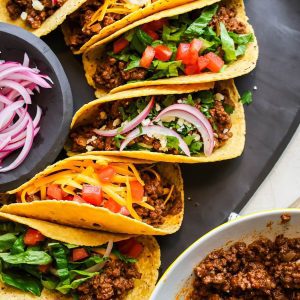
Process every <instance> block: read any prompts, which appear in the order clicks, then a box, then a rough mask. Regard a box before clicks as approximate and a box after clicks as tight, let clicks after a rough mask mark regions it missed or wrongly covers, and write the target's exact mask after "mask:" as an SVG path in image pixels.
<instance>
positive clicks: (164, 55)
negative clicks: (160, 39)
mask: <svg viewBox="0 0 300 300" xmlns="http://www.w3.org/2000/svg"><path fill="white" fill-rule="evenodd" d="M172 54H173V52H172V50H171V49H170V48H169V47H167V46H165V45H158V46H156V47H155V58H157V59H159V60H161V61H168V60H169V59H170V58H171V56H172Z"/></svg>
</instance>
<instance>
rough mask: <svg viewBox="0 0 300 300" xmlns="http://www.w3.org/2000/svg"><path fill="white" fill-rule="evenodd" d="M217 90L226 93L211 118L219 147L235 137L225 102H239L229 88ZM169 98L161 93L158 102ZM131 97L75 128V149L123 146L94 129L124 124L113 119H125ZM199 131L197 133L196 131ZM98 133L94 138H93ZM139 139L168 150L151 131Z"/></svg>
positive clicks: (106, 106) (110, 104)
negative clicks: (123, 115) (235, 100)
mask: <svg viewBox="0 0 300 300" xmlns="http://www.w3.org/2000/svg"><path fill="white" fill-rule="evenodd" d="M215 92H218V93H221V94H222V95H223V96H224V99H223V100H222V101H217V100H216V101H215V102H214V106H213V108H211V109H210V115H211V117H210V118H208V120H209V121H210V123H211V124H212V126H213V130H214V136H215V138H214V139H215V149H217V148H219V147H221V146H223V145H224V144H225V143H226V141H227V140H228V139H230V138H231V137H232V132H231V131H230V129H231V126H232V123H231V117H230V114H228V113H227V112H226V111H225V106H226V105H228V106H230V107H232V108H234V106H235V104H234V102H233V101H232V100H231V99H230V97H229V92H228V90H219V87H218V86H216V90H215ZM177 97H178V99H180V98H182V97H184V96H183V95H177ZM164 99H165V96H160V97H157V98H156V103H160V102H161V101H163V100H164ZM130 103H131V101H130V100H128V99H125V100H122V101H113V102H108V103H106V104H104V105H102V106H101V110H100V109H99V113H98V115H97V117H96V118H95V119H94V120H93V121H92V124H91V125H88V126H80V127H78V128H76V129H75V130H73V131H72V132H71V134H70V139H71V141H72V145H71V150H72V151H74V152H86V151H87V148H86V147H87V146H92V149H93V150H95V151H96V150H100V151H101V150H105V151H110V150H119V147H118V145H117V144H116V141H115V139H114V138H107V137H103V136H98V135H96V134H95V133H94V132H93V130H94V129H95V128H101V127H102V126H104V125H106V127H105V129H112V128H116V127H119V126H120V125H117V126H113V122H114V120H116V119H119V120H120V122H123V121H124V120H123V119H122V115H121V113H120V108H123V109H126V108H127V107H128V106H129V105H130ZM197 108H199V109H200V108H201V105H197ZM195 133H197V132H196V131H195ZM93 137H94V138H93ZM135 143H139V144H143V145H146V146H147V145H148V146H150V147H152V148H153V150H154V151H155V152H164V151H163V150H162V149H161V144H160V141H159V140H158V139H156V138H153V137H148V136H147V135H142V136H140V137H138V138H136V139H135V140H133V141H132V142H131V143H130V144H129V146H130V145H133V144H135ZM166 153H168V154H179V151H178V150H176V149H170V150H169V151H168V152H166Z"/></svg>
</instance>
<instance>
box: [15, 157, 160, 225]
mask: <svg viewBox="0 0 300 300" xmlns="http://www.w3.org/2000/svg"><path fill="white" fill-rule="evenodd" d="M108 165H109V166H111V167H112V168H113V169H114V171H115V174H114V175H113V176H112V177H111V178H110V181H109V182H102V181H101V178H100V176H99V174H100V173H101V169H102V168H103V167H106V166H108ZM152 171H153V170H152ZM153 172H155V171H153ZM140 173H141V171H139V170H138V169H137V168H136V167H135V166H134V164H131V163H107V162H103V161H97V157H95V156H93V155H90V156H89V157H87V158H86V159H85V160H84V161H79V160H72V158H71V159H69V160H68V161H66V163H63V164H61V165H60V166H55V167H54V168H53V169H51V172H50V173H48V174H47V175H46V176H42V177H39V178H37V179H36V180H35V181H33V183H32V184H30V185H29V186H27V187H26V188H24V189H23V190H22V191H21V193H20V194H19V198H20V200H21V202H27V201H30V199H29V196H35V198H37V199H41V200H47V188H48V186H49V185H58V186H59V188H60V189H61V190H62V191H63V195H64V196H65V195H68V196H76V195H78V196H80V197H81V196H82V190H83V188H84V185H92V186H98V187H101V189H102V193H103V199H105V200H104V201H106V200H108V199H112V200H114V201H115V202H117V203H118V204H119V205H120V206H124V207H126V208H127V209H128V211H129V212H130V215H131V216H132V217H133V218H135V219H137V220H141V218H140V217H139V215H138V214H137V213H136V211H135V209H134V207H133V204H137V205H139V206H142V207H144V208H147V209H150V210H154V207H152V206H151V205H149V204H148V203H147V200H148V197H146V196H144V197H143V199H142V201H140V202H136V201H134V199H133V198H132V193H131V186H130V182H131V181H138V182H140V183H141V185H142V186H144V185H145V183H144V181H143V180H142V178H141V175H140ZM154 174H155V173H154ZM155 176H159V175H155ZM64 196H63V197H64ZM35 198H34V199H35ZM71 199H72V197H71ZM61 200H63V199H61Z"/></svg>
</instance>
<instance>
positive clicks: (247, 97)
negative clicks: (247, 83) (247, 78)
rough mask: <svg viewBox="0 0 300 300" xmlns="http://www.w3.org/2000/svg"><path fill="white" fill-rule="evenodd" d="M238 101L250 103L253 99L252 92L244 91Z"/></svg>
mask: <svg viewBox="0 0 300 300" xmlns="http://www.w3.org/2000/svg"><path fill="white" fill-rule="evenodd" d="M240 101H241V103H242V104H247V105H249V104H251V103H252V101H253V98H252V92H251V91H246V92H244V93H243V95H242V97H241V99H240Z"/></svg>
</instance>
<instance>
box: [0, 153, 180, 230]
mask: <svg viewBox="0 0 300 300" xmlns="http://www.w3.org/2000/svg"><path fill="white" fill-rule="evenodd" d="M144 162H145V161H144ZM144 162H143V161H139V160H137V159H122V158H118V157H109V156H101V155H99V153H90V154H89V153H87V154H84V155H78V156H73V157H70V158H67V159H65V160H62V161H60V162H57V163H56V164H54V165H52V166H49V167H47V168H46V169H45V170H44V171H43V172H41V173H39V174H37V175H36V176H35V177H34V178H32V179H31V180H29V181H28V182H27V183H25V184H23V185H22V186H20V187H19V188H17V189H16V190H13V191H10V192H8V193H9V194H14V195H15V196H16V197H15V201H16V202H18V203H15V204H10V205H5V206H3V207H2V209H1V211H3V212H7V213H11V214H15V215H21V216H26V217H31V218H36V219H42V220H46V221H52V222H54V223H59V224H65V225H71V226H75V227H81V228H90V229H96V230H104V231H110V232H118V233H128V234H147V235H154V234H157V235H165V234H170V233H173V232H175V231H177V230H178V229H179V228H180V226H181V223H182V218H183V181H182V177H181V174H180V169H179V166H178V165H176V164H166V163H159V164H149V163H148V164H145V163H144Z"/></svg>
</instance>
